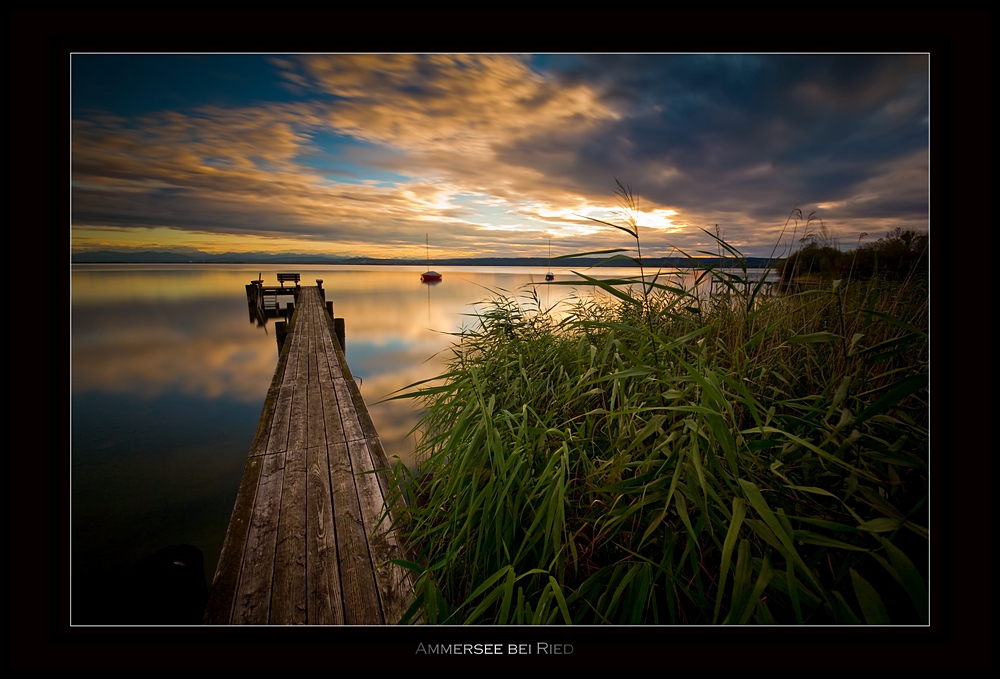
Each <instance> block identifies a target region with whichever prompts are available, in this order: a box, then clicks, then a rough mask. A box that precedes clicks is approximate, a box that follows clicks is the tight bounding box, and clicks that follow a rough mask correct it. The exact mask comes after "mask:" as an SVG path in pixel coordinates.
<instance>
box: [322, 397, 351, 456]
mask: <svg viewBox="0 0 1000 679" xmlns="http://www.w3.org/2000/svg"><path fill="white" fill-rule="evenodd" d="M319 389H320V398H321V399H322V402H323V423H324V427H325V429H326V443H327V444H328V445H329V444H331V443H343V442H344V441H346V440H347V439H346V438H345V436H344V424H343V420H342V419H341V417H340V406H339V404H338V403H337V392H336V391H335V390H334V388H333V383H332V382H328V383H322V382H321V383H320V385H319Z"/></svg>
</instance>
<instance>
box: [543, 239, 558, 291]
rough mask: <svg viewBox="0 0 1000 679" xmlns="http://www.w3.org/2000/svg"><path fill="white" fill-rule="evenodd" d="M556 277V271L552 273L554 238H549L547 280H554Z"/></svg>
mask: <svg viewBox="0 0 1000 679" xmlns="http://www.w3.org/2000/svg"><path fill="white" fill-rule="evenodd" d="M555 279H556V275H555V274H554V273H552V239H551V238H550V239H549V271H548V273H547V274H545V280H547V281H554V280H555Z"/></svg>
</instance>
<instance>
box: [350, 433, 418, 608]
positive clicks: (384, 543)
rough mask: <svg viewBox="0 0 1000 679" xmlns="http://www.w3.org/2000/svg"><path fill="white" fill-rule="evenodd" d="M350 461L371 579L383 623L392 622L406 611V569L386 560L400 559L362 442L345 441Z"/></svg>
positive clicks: (408, 589)
mask: <svg viewBox="0 0 1000 679" xmlns="http://www.w3.org/2000/svg"><path fill="white" fill-rule="evenodd" d="M347 445H348V450H349V452H350V455H351V464H352V466H353V468H354V484H355V488H356V489H357V492H358V503H359V505H360V508H361V517H362V520H363V521H364V526H365V533H366V534H367V535H368V547H369V551H370V553H371V559H372V563H373V566H374V569H375V579H376V581H377V582H378V591H379V596H380V599H381V604H382V613H383V615H384V617H385V622H386V623H387V624H390V625H394V624H396V623H397V622H399V619H400V618H402V617H403V614H404V613H406V610H407V608H409V606H410V601H411V597H410V595H411V593H412V583H411V581H410V580H409V577H408V575H407V571H406V569H404V568H402V567H400V566H397V565H396V564H393V563H388V562H389V560H390V559H401V558H403V550H402V549H401V548H400V545H399V542H398V541H397V540H396V537H395V536H393V535H391V534H390V533H389V531H388V529H389V527H390V524H391V522H392V517H384V518H383V516H382V513H383V509H384V507H385V502H384V500H383V497H382V489H381V487H380V486H379V484H378V479H377V478H376V477H375V475H374V474H371V473H367V472H371V471H372V470H373V469H374V468H375V467H374V465H373V464H372V459H371V454H370V453H369V450H368V443H367V442H366V441H351V442H349V443H348V444H347Z"/></svg>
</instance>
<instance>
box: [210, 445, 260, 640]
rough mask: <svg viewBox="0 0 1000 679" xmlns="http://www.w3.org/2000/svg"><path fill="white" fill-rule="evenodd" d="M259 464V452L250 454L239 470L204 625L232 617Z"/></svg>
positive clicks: (225, 622) (228, 622) (222, 621)
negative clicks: (238, 487) (232, 504)
mask: <svg viewBox="0 0 1000 679" xmlns="http://www.w3.org/2000/svg"><path fill="white" fill-rule="evenodd" d="M260 468H261V456H259V455H256V456H254V455H251V456H250V458H249V459H248V460H247V466H246V469H245V470H244V471H243V478H242V480H241V481H240V489H239V492H237V494H236V506H235V507H233V515H232V518H230V519H229V529H228V530H227V531H226V538H225V540H224V541H223V543H222V552H221V553H220V555H219V564H218V566H216V569H215V578H214V580H213V581H212V589H211V591H210V592H209V597H208V604H207V605H206V606H205V623H206V624H208V625H228V624H230V621H231V619H232V615H233V603H234V601H235V600H236V588H237V587H238V586H239V580H240V570H241V568H242V564H243V552H244V550H245V548H246V543H247V534H248V532H249V530H250V521H251V517H252V515H253V501H254V496H256V494H257V484H258V482H259V480H260Z"/></svg>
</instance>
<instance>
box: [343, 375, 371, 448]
mask: <svg viewBox="0 0 1000 679" xmlns="http://www.w3.org/2000/svg"><path fill="white" fill-rule="evenodd" d="M347 389H348V391H350V393H351V401H352V402H353V403H354V412H356V413H357V415H358V424H360V425H361V430H362V431H363V432H364V435H365V438H371V437H372V436H378V432H377V431H375V423H374V422H372V416H371V414H370V413H369V412H368V405H367V404H366V403H365V399H364V397H363V396H361V390H360V389H358V383H357V382H356V381H355V380H347Z"/></svg>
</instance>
